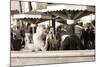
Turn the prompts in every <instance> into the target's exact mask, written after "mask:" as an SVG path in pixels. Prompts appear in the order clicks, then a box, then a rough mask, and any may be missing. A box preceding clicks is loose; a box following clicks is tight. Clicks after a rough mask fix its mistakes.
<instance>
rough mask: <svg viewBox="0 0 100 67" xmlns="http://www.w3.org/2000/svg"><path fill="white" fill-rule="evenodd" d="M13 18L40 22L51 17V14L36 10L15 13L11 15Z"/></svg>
mask: <svg viewBox="0 0 100 67" xmlns="http://www.w3.org/2000/svg"><path fill="white" fill-rule="evenodd" d="M13 18H14V19H20V20H23V21H32V22H33V23H40V22H43V21H47V20H49V19H51V16H50V15H46V14H44V13H42V12H38V11H30V12H26V13H22V14H15V15H13Z"/></svg>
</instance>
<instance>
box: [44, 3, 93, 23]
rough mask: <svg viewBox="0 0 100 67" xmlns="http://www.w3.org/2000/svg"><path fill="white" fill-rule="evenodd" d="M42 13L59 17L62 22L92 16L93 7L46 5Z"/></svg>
mask: <svg viewBox="0 0 100 67" xmlns="http://www.w3.org/2000/svg"><path fill="white" fill-rule="evenodd" d="M42 12H44V13H47V14H49V15H54V16H56V17H60V18H62V19H63V20H67V19H73V20H77V19H79V18H81V17H83V16H86V15H89V14H94V13H95V6H86V5H66V4H52V5H48V7H47V9H43V10H42ZM58 21H59V22H62V20H58Z"/></svg>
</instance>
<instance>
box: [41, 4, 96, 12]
mask: <svg viewBox="0 0 100 67" xmlns="http://www.w3.org/2000/svg"><path fill="white" fill-rule="evenodd" d="M61 10H67V11H69V10H70V11H85V10H87V11H91V12H95V7H94V6H86V5H68V4H67V5H66V4H52V5H48V7H47V9H43V10H42V11H43V12H46V11H61Z"/></svg>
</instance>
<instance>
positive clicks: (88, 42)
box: [11, 22, 95, 51]
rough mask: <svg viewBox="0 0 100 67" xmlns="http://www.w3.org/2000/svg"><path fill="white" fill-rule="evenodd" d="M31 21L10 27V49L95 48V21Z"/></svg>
mask: <svg viewBox="0 0 100 67" xmlns="http://www.w3.org/2000/svg"><path fill="white" fill-rule="evenodd" d="M31 24H32V23H27V24H24V23H22V25H21V26H20V25H16V26H13V27H11V50H22V49H25V48H28V49H31V50H32V51H48V50H85V49H95V22H92V23H87V24H85V25H83V23H76V24H70V25H69V24H64V25H60V26H58V27H57V28H56V29H55V32H54V28H53V27H52V26H48V27H47V28H46V27H45V25H36V26H34V27H32V26H31Z"/></svg>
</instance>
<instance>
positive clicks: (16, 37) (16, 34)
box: [13, 26, 22, 50]
mask: <svg viewBox="0 0 100 67" xmlns="http://www.w3.org/2000/svg"><path fill="white" fill-rule="evenodd" d="M21 42H22V37H21V35H20V28H19V26H17V30H15V31H14V39H13V50H20V49H21V48H22V44H21Z"/></svg>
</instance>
